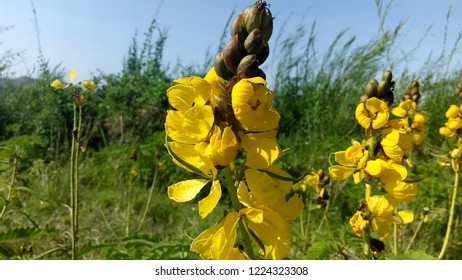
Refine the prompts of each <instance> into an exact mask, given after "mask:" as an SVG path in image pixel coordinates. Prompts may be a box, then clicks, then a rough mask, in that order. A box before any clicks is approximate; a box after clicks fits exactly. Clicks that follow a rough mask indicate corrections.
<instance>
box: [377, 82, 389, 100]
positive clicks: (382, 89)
mask: <svg viewBox="0 0 462 280" xmlns="http://www.w3.org/2000/svg"><path fill="white" fill-rule="evenodd" d="M391 86H392V84H391V82H388V81H383V80H382V81H380V83H379V85H378V86H377V93H378V97H379V98H380V99H382V97H383V96H385V95H387V94H388V93H389V92H391V91H390V90H391Z"/></svg>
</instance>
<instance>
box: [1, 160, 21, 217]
mask: <svg viewBox="0 0 462 280" xmlns="http://www.w3.org/2000/svg"><path fill="white" fill-rule="evenodd" d="M17 172H18V156H17V155H14V156H13V174H12V175H11V181H10V184H9V185H8V196H7V197H6V199H5V205H3V208H2V212H1V213H0V220H1V219H3V216H4V215H5V212H6V209H7V208H8V204H10V201H11V198H12V196H13V193H14V181H15V180H16V176H17Z"/></svg>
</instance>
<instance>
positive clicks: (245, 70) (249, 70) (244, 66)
mask: <svg viewBox="0 0 462 280" xmlns="http://www.w3.org/2000/svg"><path fill="white" fill-rule="evenodd" d="M258 65H259V63H258V58H257V56H256V55H254V54H249V55H246V56H245V57H244V58H243V59H242V60H241V62H240V63H239V66H238V67H237V75H238V76H239V77H243V78H251V77H256V76H258V74H259V71H258V70H259V68H258Z"/></svg>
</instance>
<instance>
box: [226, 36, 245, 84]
mask: <svg viewBox="0 0 462 280" xmlns="http://www.w3.org/2000/svg"><path fill="white" fill-rule="evenodd" d="M222 53H223V59H224V61H225V64H226V67H228V69H229V70H230V71H231V72H233V74H235V75H236V73H237V66H238V65H239V62H240V61H241V59H242V57H243V50H242V49H241V48H240V45H239V39H238V36H237V35H234V36H233V37H231V39H230V40H229V41H228V43H226V45H225V47H224V48H223V51H222Z"/></svg>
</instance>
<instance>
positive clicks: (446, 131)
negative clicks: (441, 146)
mask: <svg viewBox="0 0 462 280" xmlns="http://www.w3.org/2000/svg"><path fill="white" fill-rule="evenodd" d="M439 132H440V134H441V135H443V136H445V137H452V136H454V134H455V133H456V132H455V131H454V130H451V129H449V128H448V127H446V126H443V127H440V130H439Z"/></svg>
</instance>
